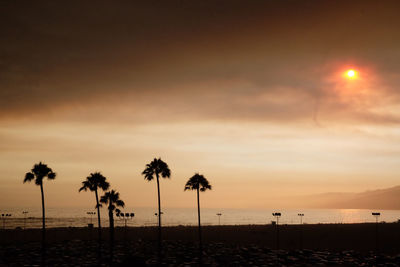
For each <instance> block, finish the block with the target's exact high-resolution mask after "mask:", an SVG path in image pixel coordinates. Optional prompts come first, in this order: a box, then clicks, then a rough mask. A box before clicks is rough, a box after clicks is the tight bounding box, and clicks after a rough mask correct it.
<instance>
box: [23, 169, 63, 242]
mask: <svg viewBox="0 0 400 267" xmlns="http://www.w3.org/2000/svg"><path fill="white" fill-rule="evenodd" d="M46 177H47V179H49V180H54V179H55V178H56V173H55V172H53V170H52V169H51V168H49V167H48V166H47V165H46V164H44V163H42V162H39V163H38V164H35V165H34V166H33V168H32V170H31V171H30V172H27V173H26V174H25V179H24V183H26V182H30V181H32V180H35V184H36V185H39V186H40V192H41V193H42V239H43V240H42V241H43V242H44V240H45V230H46V221H45V220H46V219H45V218H46V216H45V207H44V190H43V179H44V178H46Z"/></svg>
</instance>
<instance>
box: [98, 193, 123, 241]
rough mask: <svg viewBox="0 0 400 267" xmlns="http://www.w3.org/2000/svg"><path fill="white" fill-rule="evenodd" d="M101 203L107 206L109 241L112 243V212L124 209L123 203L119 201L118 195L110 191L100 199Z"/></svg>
mask: <svg viewBox="0 0 400 267" xmlns="http://www.w3.org/2000/svg"><path fill="white" fill-rule="evenodd" d="M100 202H101V203H104V204H108V217H109V220H110V240H111V242H112V241H114V216H113V214H114V210H115V208H116V207H124V206H125V203H124V201H122V200H121V199H119V193H118V192H116V191H114V190H111V191H109V192H106V193H105V194H104V196H102V197H101V199H100Z"/></svg>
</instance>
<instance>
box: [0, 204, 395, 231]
mask: <svg viewBox="0 0 400 267" xmlns="http://www.w3.org/2000/svg"><path fill="white" fill-rule="evenodd" d="M23 211H27V212H28V213H27V214H23ZM93 211H94V212H95V210H94V209H84V208H46V227H49V228H52V227H84V226H87V225H88V224H89V223H93V224H94V225H95V226H97V215H89V214H87V212H93ZM123 212H124V213H126V212H128V213H132V212H133V213H135V216H134V217H133V219H128V220H127V221H126V223H127V226H154V225H157V216H156V215H155V213H156V212H157V208H132V209H129V208H126V209H124V210H123ZM274 212H280V213H281V217H279V224H299V223H300V220H302V223H306V224H318V223H366V222H375V220H376V218H375V217H374V216H372V214H371V213H372V212H380V213H381V215H380V216H379V218H378V220H379V221H380V222H388V223H389V222H397V221H398V220H399V219H400V210H382V211H379V210H364V209H303V210H300V209H299V210H286V209H282V210H272V209H207V208H204V209H202V210H201V221H202V225H219V224H220V225H249V224H271V222H272V221H275V218H274V217H273V216H272V213H274ZM218 213H220V214H221V215H220V216H218V215H217V214H218ZM299 213H301V214H304V216H302V217H300V216H298V214H299ZM2 214H11V216H7V217H6V216H2V217H1V224H0V227H1V228H5V229H15V228H17V227H21V228H25V227H26V228H40V227H41V224H42V221H41V208H29V209H28V208H25V209H22V208H13V209H0V216H1V215H2ZM107 216H108V213H107V210H106V209H105V208H102V210H101V220H102V226H105V227H107V226H108V217H107ZM115 222H116V226H124V225H125V221H124V219H121V218H117V217H115ZM162 224H163V225H165V226H177V225H197V209H195V208H164V209H163V216H162Z"/></svg>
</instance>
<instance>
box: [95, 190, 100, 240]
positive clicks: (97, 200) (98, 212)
mask: <svg viewBox="0 0 400 267" xmlns="http://www.w3.org/2000/svg"><path fill="white" fill-rule="evenodd" d="M94 193H95V194H96V207H97V222H98V224H99V229H98V231H99V240H101V220H100V206H99V196H98V194H97V189H96V190H95V191H94Z"/></svg>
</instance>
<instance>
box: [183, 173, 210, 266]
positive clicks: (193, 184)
mask: <svg viewBox="0 0 400 267" xmlns="http://www.w3.org/2000/svg"><path fill="white" fill-rule="evenodd" d="M207 189H209V190H211V185H210V184H209V182H208V181H207V179H206V178H205V177H204V176H203V175H201V174H198V173H196V174H195V175H193V176H192V177H191V178H190V179H189V180H188V181H187V182H186V185H185V190H184V191H186V190H196V191H197V217H198V221H199V245H200V260H201V255H202V250H203V244H202V240H201V224H200V194H199V193H200V191H201V192H204V191H206V190H207Z"/></svg>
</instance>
